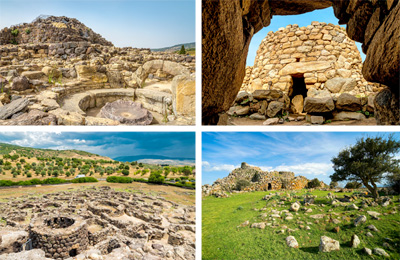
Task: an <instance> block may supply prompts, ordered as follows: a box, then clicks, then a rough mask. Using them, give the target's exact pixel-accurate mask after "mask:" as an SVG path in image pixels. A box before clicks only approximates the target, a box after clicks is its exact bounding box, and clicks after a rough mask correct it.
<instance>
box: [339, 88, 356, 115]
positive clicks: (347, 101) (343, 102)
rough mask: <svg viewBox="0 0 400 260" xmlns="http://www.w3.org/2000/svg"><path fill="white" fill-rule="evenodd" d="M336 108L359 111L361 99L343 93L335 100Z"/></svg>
mask: <svg viewBox="0 0 400 260" xmlns="http://www.w3.org/2000/svg"><path fill="white" fill-rule="evenodd" d="M336 108H337V109H340V110H347V111H353V112H355V111H359V110H361V100H360V99H359V98H356V97H355V96H353V95H350V94H348V93H343V94H341V95H340V96H339V98H338V100H337V101H336Z"/></svg>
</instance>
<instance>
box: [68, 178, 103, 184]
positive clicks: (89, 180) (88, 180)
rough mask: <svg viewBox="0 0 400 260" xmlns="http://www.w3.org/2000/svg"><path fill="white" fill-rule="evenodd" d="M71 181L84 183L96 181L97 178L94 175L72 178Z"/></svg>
mask: <svg viewBox="0 0 400 260" xmlns="http://www.w3.org/2000/svg"><path fill="white" fill-rule="evenodd" d="M71 182H72V183H85V182H98V180H97V179H96V178H94V177H81V178H77V179H73V180H72V181H71Z"/></svg>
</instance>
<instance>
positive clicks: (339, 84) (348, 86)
mask: <svg viewBox="0 0 400 260" xmlns="http://www.w3.org/2000/svg"><path fill="white" fill-rule="evenodd" d="M356 86H357V81H356V80H355V79H352V78H333V79H329V80H327V81H326V82H325V87H326V88H327V89H328V90H329V91H330V92H332V93H342V92H349V91H351V90H353V89H354V88H355V87H356Z"/></svg>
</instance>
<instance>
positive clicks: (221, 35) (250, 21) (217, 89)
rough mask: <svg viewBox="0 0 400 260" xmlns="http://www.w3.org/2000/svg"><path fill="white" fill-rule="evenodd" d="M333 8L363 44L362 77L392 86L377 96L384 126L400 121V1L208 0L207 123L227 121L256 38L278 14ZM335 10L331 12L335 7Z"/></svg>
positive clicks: (379, 117) (204, 93)
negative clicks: (250, 47) (250, 45)
mask: <svg viewBox="0 0 400 260" xmlns="http://www.w3.org/2000/svg"><path fill="white" fill-rule="evenodd" d="M325 8H332V9H333V12H334V15H335V16H336V18H337V19H338V24H341V25H345V26H346V32H347V35H348V37H350V38H351V39H353V40H355V41H357V42H360V43H362V51H363V52H364V53H365V54H366V59H365V61H364V63H363V68H362V75H363V76H364V78H365V79H366V80H367V81H369V82H378V83H381V84H383V85H385V86H387V87H388V88H385V89H383V90H382V91H380V92H379V93H378V94H377V95H376V98H375V100H374V106H375V114H374V118H375V119H376V123H377V124H378V125H390V124H400V105H399V100H400V99H399V90H400V87H399V82H400V81H399V71H400V70H399V60H400V48H399V45H400V41H399V40H398V39H399V36H400V26H399V25H400V20H399V19H398V17H399V16H400V1H398V0H390V1H375V0H374V1H364V0H351V1H348V0H313V1H309V0H296V1H293V0H279V1H276V0H263V1H242V0H231V1H219V2H218V3H217V2H215V1H207V0H203V1H202V30H203V31H202V38H203V41H202V122H203V124H211V125H216V124H226V119H227V116H226V115H225V112H226V111H228V110H229V108H230V107H231V106H232V104H233V103H234V101H235V98H236V97H237V94H238V92H239V90H240V87H241V85H242V83H243V79H244V76H245V68H246V58H247V55H248V50H249V44H250V42H251V39H252V37H253V36H254V35H255V34H256V33H257V32H259V31H260V30H261V29H262V28H264V27H268V26H269V25H270V24H271V20H272V19H273V17H274V16H277V15H278V16H279V15H284V16H287V15H298V14H303V13H307V12H311V11H314V10H317V9H325ZM332 9H331V10H332Z"/></svg>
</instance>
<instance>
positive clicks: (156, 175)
mask: <svg viewBox="0 0 400 260" xmlns="http://www.w3.org/2000/svg"><path fill="white" fill-rule="evenodd" d="M164 181H165V177H164V176H162V175H161V172H159V171H155V172H152V173H151V174H150V177H149V180H148V182H151V183H164Z"/></svg>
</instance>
